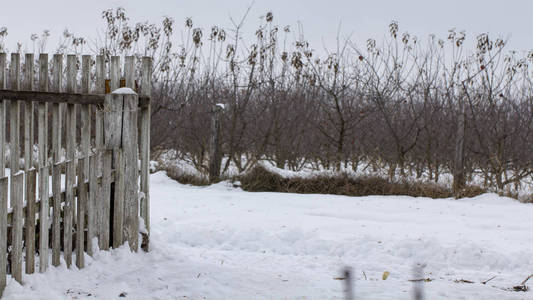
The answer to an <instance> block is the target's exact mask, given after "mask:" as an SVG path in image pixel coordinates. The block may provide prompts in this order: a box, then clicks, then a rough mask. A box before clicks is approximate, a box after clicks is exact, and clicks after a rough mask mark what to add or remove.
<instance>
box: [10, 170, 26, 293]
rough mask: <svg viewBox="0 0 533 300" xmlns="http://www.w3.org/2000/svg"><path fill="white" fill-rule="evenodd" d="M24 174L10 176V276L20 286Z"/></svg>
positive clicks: (18, 173)
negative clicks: (11, 208) (11, 218)
mask: <svg viewBox="0 0 533 300" xmlns="http://www.w3.org/2000/svg"><path fill="white" fill-rule="evenodd" d="M23 189H24V172H17V173H14V174H13V175H11V188H10V202H11V205H12V206H13V225H12V228H11V243H12V244H11V276H13V278H14V279H15V280H16V281H18V282H19V283H20V284H22V224H23V222H24V216H23V215H22V207H23V206H24V199H23V193H24V190H23Z"/></svg>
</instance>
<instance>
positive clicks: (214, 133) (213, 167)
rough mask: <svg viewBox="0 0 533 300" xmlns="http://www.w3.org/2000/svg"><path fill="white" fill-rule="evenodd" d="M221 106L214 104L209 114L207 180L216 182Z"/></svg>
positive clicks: (218, 167)
mask: <svg viewBox="0 0 533 300" xmlns="http://www.w3.org/2000/svg"><path fill="white" fill-rule="evenodd" d="M221 111H222V106H221V105H219V104H216V105H215V106H214V107H213V110H212V112H211V113H212V116H211V118H212V119H211V147H210V149H209V181H210V182H211V183H214V182H217V181H218V180H219V178H220V159H221V157H220V149H219V147H220V141H219V134H220V112H221Z"/></svg>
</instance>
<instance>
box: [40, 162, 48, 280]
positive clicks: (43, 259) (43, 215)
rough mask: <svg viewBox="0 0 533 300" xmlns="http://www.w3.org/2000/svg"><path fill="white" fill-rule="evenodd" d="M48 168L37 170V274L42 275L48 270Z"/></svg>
mask: <svg viewBox="0 0 533 300" xmlns="http://www.w3.org/2000/svg"><path fill="white" fill-rule="evenodd" d="M49 172H50V168H49V167H48V166H44V167H42V168H40V169H39V198H40V201H39V202H40V213H39V272H40V273H44V272H46V269H47V268H48V241H49V237H48V228H49V227H50V221H49V219H50V204H49V202H48V201H49V198H50V192H49V185H48V181H49Z"/></svg>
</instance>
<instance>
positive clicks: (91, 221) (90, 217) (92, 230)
mask: <svg viewBox="0 0 533 300" xmlns="http://www.w3.org/2000/svg"><path fill="white" fill-rule="evenodd" d="M98 156H99V151H97V153H96V154H94V155H92V156H91V157H90V158H89V160H90V165H91V167H90V169H89V199H88V202H87V254H89V255H90V256H93V239H94V237H95V236H96V232H97V230H96V220H97V218H98V214H97V211H96V209H97V206H96V199H98V194H99V190H100V187H99V184H98V161H99V159H98Z"/></svg>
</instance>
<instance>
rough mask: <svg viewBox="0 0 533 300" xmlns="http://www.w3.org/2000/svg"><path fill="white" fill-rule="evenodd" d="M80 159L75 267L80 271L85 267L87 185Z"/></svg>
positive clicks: (82, 162)
mask: <svg viewBox="0 0 533 300" xmlns="http://www.w3.org/2000/svg"><path fill="white" fill-rule="evenodd" d="M86 159H87V160H88V158H80V160H79V161H78V206H77V208H78V211H77V214H76V215H77V220H76V266H77V267H78V268H79V269H81V268H83V267H84V266H85V262H84V247H85V206H86V204H87V185H86V178H87V177H86V176H85V170H84V166H85V160H86Z"/></svg>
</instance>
